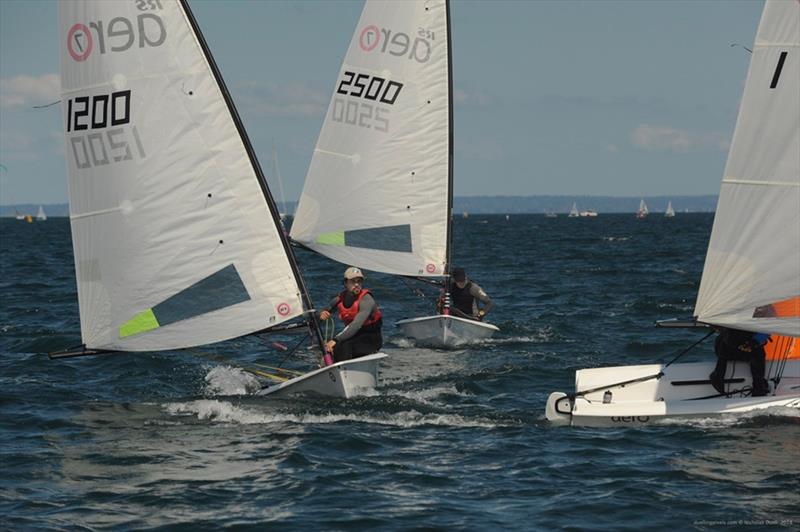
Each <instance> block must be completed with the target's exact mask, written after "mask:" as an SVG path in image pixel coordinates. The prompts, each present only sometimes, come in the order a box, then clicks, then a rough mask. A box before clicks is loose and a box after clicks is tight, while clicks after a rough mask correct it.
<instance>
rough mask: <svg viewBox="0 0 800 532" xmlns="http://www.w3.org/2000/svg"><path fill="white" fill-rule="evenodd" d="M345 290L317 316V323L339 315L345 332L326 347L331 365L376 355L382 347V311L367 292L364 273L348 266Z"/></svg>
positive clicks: (345, 272)
mask: <svg viewBox="0 0 800 532" xmlns="http://www.w3.org/2000/svg"><path fill="white" fill-rule="evenodd" d="M343 282H344V290H342V291H341V292H340V293H339V294H337V295H336V297H334V298H333V299H332V300H331V301H330V303H329V304H328V305H327V306H326V307H325V308H324V309H323V310H322V311H321V312H320V314H319V319H321V320H322V321H325V320H327V319H330V317H331V313H332V311H333V310H334V309H335V310H336V311H338V312H339V319H340V320H342V323H343V324H344V326H345V327H344V329H343V330H342V331H341V332H340V333H339V334H337V335H336V336H334V337H333V339H332V340H329V341H328V342H327V343H326V344H325V348H326V349H327V350H328V351H330V352H332V353H333V359H334V362H342V361H343V360H350V359H353V358H358V357H361V356H364V355H369V354H372V353H377V352H378V351H379V350H380V348H381V347H382V346H383V336H382V335H381V326H382V325H383V320H382V317H381V309H380V308H379V307H378V303H376V302H375V298H374V297H373V296H372V293H371V292H370V290H368V289H367V288H364V274H363V272H362V271H361V270H360V269H358V268H356V267H355V266H351V267H349V268H347V269H346V270H345V271H344V280H343Z"/></svg>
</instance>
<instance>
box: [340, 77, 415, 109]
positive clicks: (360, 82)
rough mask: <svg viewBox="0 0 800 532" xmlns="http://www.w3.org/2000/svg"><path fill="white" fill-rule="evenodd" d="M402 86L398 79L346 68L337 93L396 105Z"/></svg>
mask: <svg viewBox="0 0 800 532" xmlns="http://www.w3.org/2000/svg"><path fill="white" fill-rule="evenodd" d="M402 88H403V84H402V83H399V82H397V81H392V80H390V79H385V78H381V77H378V76H370V75H369V74H358V73H356V72H351V71H349V70H345V71H344V74H342V81H340V82H339V86H338V87H337V88H336V93H337V94H343V95H345V96H355V97H356V98H364V99H365V100H372V101H377V102H380V103H386V104H389V105H394V102H395V100H397V97H398V96H399V95H400V90H401V89H402Z"/></svg>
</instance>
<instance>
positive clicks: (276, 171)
mask: <svg viewBox="0 0 800 532" xmlns="http://www.w3.org/2000/svg"><path fill="white" fill-rule="evenodd" d="M272 179H274V180H275V181H277V182H278V193H279V194H280V197H281V205H280V215H281V219H283V218H284V217H285V216H288V215H289V208H288V205H287V204H286V194H284V193H283V178H282V177H281V170H280V168H278V150H277V149H276V148H275V141H274V140H273V141H272Z"/></svg>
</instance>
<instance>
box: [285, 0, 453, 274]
mask: <svg viewBox="0 0 800 532" xmlns="http://www.w3.org/2000/svg"><path fill="white" fill-rule="evenodd" d="M447 31H448V25H447V4H446V2H445V0H426V1H403V2H390V1H378V0H368V1H367V2H366V4H365V5H364V9H363V11H362V13H361V19H360V20H359V22H358V26H357V27H356V31H355V33H354V34H353V38H352V40H351V42H350V47H349V49H348V51H347V55H346V57H345V59H344V62H343V64H342V68H341V70H340V73H339V77H338V78H337V80H336V84H335V86H334V90H333V96H332V98H331V102H330V105H329V107H328V111H327V114H326V116H325V122H324V124H323V126H322V130H321V132H320V135H319V140H318V141H317V146H316V148H315V150H314V156H313V158H312V160H311V165H310V167H309V170H308V175H307V176H306V181H305V186H304V188H303V193H302V195H301V196H300V202H299V205H298V207H297V213H296V215H295V221H294V223H293V225H292V231H291V236H292V238H293V239H294V240H296V241H298V242H301V243H302V244H304V245H306V246H308V247H309V248H311V249H313V250H315V251H317V252H319V253H321V254H323V255H326V256H328V257H330V258H332V259H334V260H337V261H339V262H342V263H347V264H354V265H358V266H360V267H362V268H366V269H370V270H376V271H382V272H387V273H392V274H400V275H415V276H433V275H443V274H444V268H445V265H446V261H447V246H448V244H447V240H448V221H449V216H450V204H451V201H450V197H451V190H450V178H449V172H450V164H451V161H450V157H451V155H450V120H451V114H450V98H451V95H450V89H449V66H448V34H447Z"/></svg>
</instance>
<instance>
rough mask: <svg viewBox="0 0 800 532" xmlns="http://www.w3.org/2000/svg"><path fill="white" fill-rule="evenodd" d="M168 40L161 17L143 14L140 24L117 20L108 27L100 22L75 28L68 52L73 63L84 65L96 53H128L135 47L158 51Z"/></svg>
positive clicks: (107, 24) (77, 25)
mask: <svg viewBox="0 0 800 532" xmlns="http://www.w3.org/2000/svg"><path fill="white" fill-rule="evenodd" d="M166 39H167V30H166V28H165V27H164V22H163V21H162V20H161V17H159V16H158V15H154V14H152V13H142V14H140V15H138V16H137V17H136V20H131V19H129V18H126V17H114V18H112V19H111V20H109V21H108V22H107V23H105V22H104V21H102V20H98V21H96V22H89V23H88V24H83V23H81V22H78V23H77V24H73V25H72V27H71V28H70V29H69V31H68V32H67V51H69V55H70V56H71V57H72V59H74V60H75V61H78V62H81V61H86V60H87V59H88V58H89V57H90V56H91V55H92V53H99V54H101V55H103V54H106V53H113V52H124V51H125V50H128V49H130V48H132V47H134V46H136V47H138V48H145V47H154V48H155V47H158V46H161V45H162V44H164V41H165V40H166Z"/></svg>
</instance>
